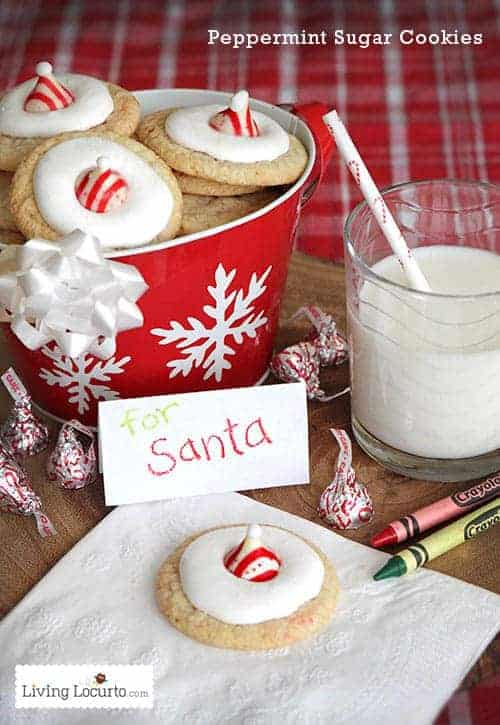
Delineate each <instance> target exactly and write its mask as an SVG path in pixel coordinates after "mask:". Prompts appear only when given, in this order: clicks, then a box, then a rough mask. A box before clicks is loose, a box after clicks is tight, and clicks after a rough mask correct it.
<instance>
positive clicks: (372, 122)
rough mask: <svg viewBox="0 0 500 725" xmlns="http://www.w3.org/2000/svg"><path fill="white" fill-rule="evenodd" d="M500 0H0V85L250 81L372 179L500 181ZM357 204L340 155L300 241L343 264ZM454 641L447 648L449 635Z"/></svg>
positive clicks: (465, 705)
mask: <svg viewBox="0 0 500 725" xmlns="http://www.w3.org/2000/svg"><path fill="white" fill-rule="evenodd" d="M208 28H214V29H218V30H220V31H221V32H228V33H236V32H237V33H241V32H243V33H247V32H252V33H263V32H270V33H273V32H293V31H295V30H300V29H302V28H304V29H306V30H307V31H309V32H320V31H321V30H327V31H329V33H331V32H332V30H333V29H335V28H339V29H340V28H343V29H344V31H345V32H346V33H347V32H348V33H358V34H359V33H367V32H371V33H376V32H378V33H381V32H392V33H393V34H394V38H395V40H394V42H393V43H392V44H390V45H385V46H380V45H372V46H371V47H369V48H366V49H362V48H361V47H359V46H352V45H338V46H336V47H334V46H333V45H332V44H331V43H329V44H328V45H327V46H318V47H293V46H281V47H278V46H260V47H258V48H254V49H250V50H248V49H239V50H236V49H233V48H231V47H228V46H221V45H212V46H209V45H208V44H207V39H208V34H207V30H208ZM401 28H414V29H415V31H416V32H427V33H428V32H430V31H431V30H439V29H441V28H445V29H448V30H455V29H458V30H459V31H460V32H469V33H471V34H472V33H482V34H483V38H484V42H483V44H482V45H478V46H472V47H471V46H469V47H467V46H464V45H457V46H441V45H435V46H432V45H421V46H416V45H413V46H408V47H406V46H402V45H401V44H400V43H399V42H398V40H397V36H398V35H399V30H400V29H401ZM499 36H500V0H474V1H472V0H469V1H467V0H427V2H423V1H419V0H413V1H412V2H409V1H407V0H379V1H378V2H374V1H372V0H348V1H347V0H346V1H344V2H342V1H341V0H335V1H334V2H333V1H330V0H324V1H321V0H304V1H303V2H302V1H301V0H281V2H273V1H272V0H225V1H218V2H216V1H214V0H190V1H189V2H187V1H186V2H184V1H183V0H166V1H165V2H159V1H156V0H121V1H120V2H113V1H112V0H107V1H104V0H86V1H85V0H66V1H64V0H61V1H58V0H52V1H45V2H42V1H40V0H24V2H21V0H0V88H2V87H3V88H6V87H9V86H12V85H14V84H15V83H16V82H17V81H19V80H22V79H25V78H27V77H29V76H31V75H33V69H34V65H35V63H36V61H38V60H42V59H47V60H52V62H53V63H54V66H55V68H56V70H58V71H66V70H73V71H77V72H80V73H89V74H91V75H96V76H99V77H101V78H107V79H109V80H111V81H114V82H116V83H119V84H121V85H123V86H125V87H126V88H129V89H139V88H154V87H170V86H177V87H188V88H189V87H191V88H218V89H222V90H234V89H237V88H241V87H246V88H248V89H249V91H250V92H251V94H252V95H254V96H255V97H256V98H261V99H264V100H268V101H272V102H275V103H278V102H279V103H282V102H293V101H300V102H307V101H313V100H321V101H324V102H325V103H327V104H329V105H331V106H332V107H333V106H335V107H336V108H337V109H338V111H339V112H340V114H341V116H342V118H343V120H344V121H345V122H346V123H347V125H348V127H349V130H350V132H351V134H352V136H353V138H354V139H355V141H356V142H357V144H358V146H359V149H360V151H361V153H362V155H363V157H364V159H365V161H366V162H367V165H368V166H369V168H370V169H371V171H372V173H373V175H374V177H375V179H376V181H377V183H378V184H379V185H380V186H386V185H389V184H393V183H397V182H400V181H405V180H407V179H410V178H411V179H423V178H436V177H443V176H447V177H456V178H470V179H482V180H490V181H499V180H500V140H499V139H500V93H499V77H500V45H499ZM358 200H359V191H358V189H357V188H356V187H355V185H354V183H353V181H352V180H351V178H350V175H349V174H348V173H347V171H346V169H345V167H344V166H343V163H342V162H341V161H340V160H339V159H338V158H334V160H333V162H332V163H331V166H330V169H329V171H328V174H327V176H326V179H325V181H324V183H323V185H322V186H321V187H320V188H319V189H318V191H317V193H316V195H315V197H314V199H313V201H312V202H311V204H310V205H309V206H308V209H307V212H306V213H305V214H304V219H303V221H302V227H301V234H300V238H299V247H300V248H301V249H302V250H303V251H305V252H308V253H310V254H314V255H317V256H322V257H330V258H333V259H339V258H341V255H342V242H341V237H342V224H343V220H344V219H345V216H346V214H347V212H348V211H349V210H350V209H351V208H352V207H353V206H354V204H355V203H356V202H357V201H358ZM450 646H452V645H451V643H450ZM499 687H500V681H499V680H498V679H496V680H493V681H490V683H489V684H488V683H485V684H483V685H481V686H480V687H477V688H476V689H475V690H473V691H471V692H466V693H464V692H462V693H460V694H459V695H458V696H456V697H455V698H454V699H453V700H452V701H451V702H450V704H449V706H448V707H447V709H446V711H445V712H444V713H443V714H442V715H441V717H440V719H439V723H440V725H469V724H470V723H475V724H479V723H482V724H485V723H494V722H495V723H498V722H499V721H500V714H499V705H498V700H499V694H500V689H499Z"/></svg>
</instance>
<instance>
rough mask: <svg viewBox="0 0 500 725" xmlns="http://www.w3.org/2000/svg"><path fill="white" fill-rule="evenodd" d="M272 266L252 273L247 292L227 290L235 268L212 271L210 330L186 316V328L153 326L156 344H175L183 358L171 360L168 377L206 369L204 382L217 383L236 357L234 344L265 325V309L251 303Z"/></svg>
mask: <svg viewBox="0 0 500 725" xmlns="http://www.w3.org/2000/svg"><path fill="white" fill-rule="evenodd" d="M271 269H272V266H269V267H268V268H267V269H266V271H265V272H264V273H263V274H262V275H261V276H260V277H258V276H257V273H256V272H254V273H253V274H252V276H251V278H250V282H249V284H248V289H247V291H246V292H245V291H244V289H243V288H240V289H238V290H236V289H233V290H230V288H231V284H232V282H233V280H234V277H235V275H236V269H232V270H231V271H230V272H226V270H225V269H224V266H223V265H222V264H219V265H218V267H217V269H216V270H215V285H214V286H211V285H209V286H208V288H207V290H208V294H209V295H210V297H211V298H212V300H213V302H214V303H213V304H210V305H205V306H204V307H203V312H204V313H205V314H206V315H207V316H208V317H211V318H212V319H213V320H214V324H213V326H212V327H207V326H206V325H205V324H204V323H203V322H201V321H200V320H199V319H198V318H196V317H188V318H187V323H188V324H186V325H182V324H181V323H180V322H177V321H176V320H172V321H171V322H170V328H169V329H163V328H161V327H155V328H153V329H152V330H151V334H152V335H156V336H158V337H161V338H162V339H161V340H160V341H159V342H158V344H159V345H170V344H172V343H177V345H176V347H177V349H178V350H179V351H180V352H182V354H183V357H180V358H178V359H176V360H170V361H169V362H167V363H166V367H168V368H170V378H175V377H176V376H177V375H179V374H181V375H182V376H183V377H187V376H188V375H189V373H190V372H191V371H192V370H193V368H199V367H202V368H203V369H204V370H205V373H204V375H203V380H208V379H209V378H212V377H214V378H215V380H216V381H217V382H220V381H221V380H222V376H223V374H224V371H225V370H230V369H231V367H232V365H231V362H230V360H229V358H230V357H232V356H233V355H235V354H236V351H235V349H234V347H231V345H229V343H228V338H229V340H230V341H231V342H232V344H233V346H234V345H241V344H242V343H243V341H244V337H245V336H247V337H248V338H255V337H256V335H257V330H258V329H259V327H262V326H263V325H265V324H266V323H267V317H266V316H265V315H264V310H259V311H258V312H257V311H256V310H255V306H254V304H253V303H254V302H255V300H257V299H258V298H259V297H260V296H261V295H262V294H263V293H264V291H265V290H266V285H265V284H264V283H265V281H266V279H267V277H268V276H269V273H270V272H271Z"/></svg>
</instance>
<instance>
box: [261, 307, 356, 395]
mask: <svg viewBox="0 0 500 725" xmlns="http://www.w3.org/2000/svg"><path fill="white" fill-rule="evenodd" d="M301 315H305V316H306V317H307V318H308V319H309V320H310V321H311V323H312V325H313V328H312V330H311V331H310V333H309V339H308V340H306V341H305V342H299V343H296V344H295V345H290V347H286V348H285V349H284V350H282V351H281V352H279V353H277V354H276V355H274V357H273V359H272V360H271V364H270V366H269V367H270V370H271V372H272V373H273V374H274V375H276V377H277V378H278V379H279V380H281V381H282V382H283V383H296V382H303V383H304V384H305V386H306V391H307V397H308V398H309V400H319V401H320V402H322V403H326V402H328V401H329V400H333V399H334V398H338V397H339V396H340V395H344V394H345V393H347V392H348V391H349V388H345V389H344V390H341V391H340V393H336V394H335V395H327V394H326V393H325V391H324V390H322V388H321V385H320V379H319V373H320V368H321V367H326V366H332V365H341V364H342V363H343V362H345V361H346V360H347V359H348V356H349V349H348V345H347V340H346V339H345V338H344V337H343V336H342V335H341V334H340V333H339V332H338V331H337V325H336V324H335V320H334V319H333V317H332V316H331V315H329V314H327V313H326V312H323V311H322V310H321V309H320V308H319V307H314V306H310V307H301V308H300V309H299V310H297V312H296V313H295V315H293V317H292V319H295V318H296V317H300V316H301Z"/></svg>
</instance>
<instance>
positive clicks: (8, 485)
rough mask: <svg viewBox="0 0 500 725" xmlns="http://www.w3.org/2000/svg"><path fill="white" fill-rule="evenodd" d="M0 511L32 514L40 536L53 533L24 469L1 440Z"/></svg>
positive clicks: (23, 514)
mask: <svg viewBox="0 0 500 725" xmlns="http://www.w3.org/2000/svg"><path fill="white" fill-rule="evenodd" d="M0 511H4V512H6V513H13V514H21V515H22V516H34V517H35V521H36V525H37V528H38V531H39V533H40V536H43V537H46V536H51V535H52V534H55V529H54V527H53V525H52V524H51V522H50V521H49V519H48V518H47V516H46V515H45V514H44V513H42V503H41V501H40V498H39V497H38V496H37V495H36V493H35V492H34V491H33V489H32V488H31V485H30V482H29V480H28V477H27V475H26V473H25V471H24V470H23V469H22V468H21V466H20V465H19V463H18V462H17V461H16V460H15V458H14V457H13V455H12V453H11V451H10V449H9V448H8V447H7V445H6V444H5V443H4V442H3V441H0Z"/></svg>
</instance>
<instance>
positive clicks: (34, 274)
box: [0, 229, 148, 360]
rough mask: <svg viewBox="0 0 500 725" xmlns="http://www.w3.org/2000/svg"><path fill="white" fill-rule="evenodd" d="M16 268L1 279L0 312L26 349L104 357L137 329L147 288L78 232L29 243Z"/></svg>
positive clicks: (136, 274) (131, 270)
mask: <svg viewBox="0 0 500 725" xmlns="http://www.w3.org/2000/svg"><path fill="white" fill-rule="evenodd" d="M16 252H17V270H16V271H15V272H10V273H6V274H2V275H0V308H3V311H4V312H5V314H6V315H7V319H8V320H9V321H10V327H11V330H12V332H13V333H14V335H16V336H17V337H18V338H19V340H20V341H21V342H22V343H23V345H25V347H27V348H28V349H29V350H37V349H38V348H40V347H42V346H43V345H47V344H48V343H49V342H52V341H53V342H55V343H56V344H57V345H58V347H59V349H60V350H61V352H62V354H63V355H67V356H68V357H71V358H76V357H78V356H79V355H83V354H85V353H90V354H91V355H95V357H98V358H101V359H103V360H104V359H107V358H109V357H111V356H112V355H114V353H115V350H116V336H117V335H118V333H120V332H122V331H124V330H131V329H133V328H136V327H141V326H142V324H143V322H144V318H143V315H142V312H141V310H140V309H139V307H138V306H137V305H136V301H137V300H138V299H139V297H141V296H142V295H143V294H144V292H145V291H146V290H147V288H148V285H147V284H146V283H145V281H144V278H143V277H142V275H141V273H140V272H139V271H138V270H137V269H136V267H134V266H133V265H131V264H122V263H121V262H113V261H112V260H110V259H106V258H105V257H104V254H103V252H102V249H101V244H100V242H99V240H98V239H97V238H96V237H93V236H91V235H90V234H85V233H84V232H82V231H80V230H79V229H75V231H73V232H71V234H68V236H67V237H65V238H64V239H60V240H58V241H57V242H49V241H46V240H44V239H30V240H29V241H27V242H26V243H25V244H23V245H22V246H20V247H18V248H17V250H16Z"/></svg>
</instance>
